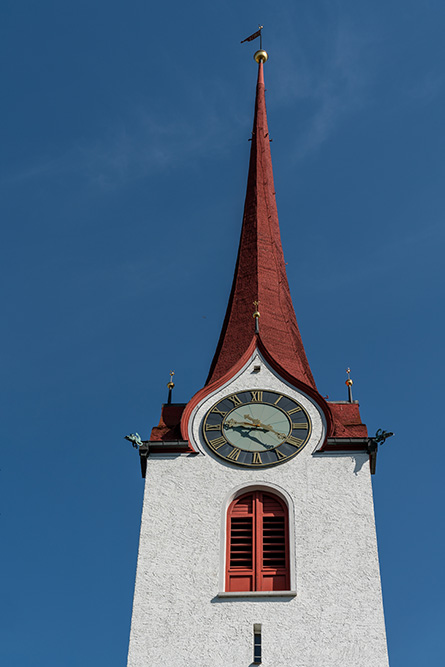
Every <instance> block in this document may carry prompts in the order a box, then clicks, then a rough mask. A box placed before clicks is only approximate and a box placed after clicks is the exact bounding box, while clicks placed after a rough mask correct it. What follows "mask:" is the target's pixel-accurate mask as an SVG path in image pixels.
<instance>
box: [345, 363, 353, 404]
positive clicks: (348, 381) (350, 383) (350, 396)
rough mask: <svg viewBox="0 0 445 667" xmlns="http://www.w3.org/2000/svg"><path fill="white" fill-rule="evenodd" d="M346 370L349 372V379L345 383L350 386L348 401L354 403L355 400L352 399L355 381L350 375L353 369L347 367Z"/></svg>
mask: <svg viewBox="0 0 445 667" xmlns="http://www.w3.org/2000/svg"><path fill="white" fill-rule="evenodd" d="M346 372H347V374H348V379H347V380H346V382H345V385H346V386H347V387H348V401H349V402H350V403H352V402H353V400H352V385H353V384H354V383H353V381H352V380H351V378H350V375H349V374H350V372H351V369H350V368H347V369H346Z"/></svg>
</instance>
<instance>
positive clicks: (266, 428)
mask: <svg viewBox="0 0 445 667" xmlns="http://www.w3.org/2000/svg"><path fill="white" fill-rule="evenodd" d="M244 419H249V420H250V421H251V422H252V426H254V427H255V428H260V429H262V430H263V431H271V432H272V433H275V435H277V436H278V437H279V438H280V440H285V439H286V437H287V436H286V435H285V434H284V433H279V432H278V431H276V430H275V429H274V428H273V426H271V425H270V424H262V423H261V421H260V420H259V419H253V417H251V416H250V415H244Z"/></svg>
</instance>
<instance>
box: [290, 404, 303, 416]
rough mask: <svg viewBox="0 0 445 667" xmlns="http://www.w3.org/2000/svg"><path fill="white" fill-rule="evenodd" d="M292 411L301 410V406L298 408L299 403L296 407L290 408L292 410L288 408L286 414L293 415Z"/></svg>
mask: <svg viewBox="0 0 445 667" xmlns="http://www.w3.org/2000/svg"><path fill="white" fill-rule="evenodd" d="M294 412H301V408H300V406H299V405H298V406H297V407H296V408H292V410H288V411H287V414H288V415H293V414H294Z"/></svg>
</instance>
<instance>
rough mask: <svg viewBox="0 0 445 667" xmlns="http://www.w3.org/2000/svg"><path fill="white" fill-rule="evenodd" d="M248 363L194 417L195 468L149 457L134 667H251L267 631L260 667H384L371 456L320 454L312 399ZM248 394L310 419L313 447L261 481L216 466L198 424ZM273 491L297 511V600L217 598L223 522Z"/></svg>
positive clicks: (244, 471)
mask: <svg viewBox="0 0 445 667" xmlns="http://www.w3.org/2000/svg"><path fill="white" fill-rule="evenodd" d="M257 363H258V358H256V359H252V360H251V362H250V363H249V364H248V366H247V367H246V368H245V369H244V371H243V372H242V373H240V374H239V376H238V377H237V378H235V379H234V380H233V381H232V382H231V383H230V387H226V388H224V389H222V390H219V391H218V394H215V395H214V396H211V397H209V398H208V399H207V400H206V401H205V404H204V405H202V406H198V409H197V410H196V411H195V415H194V420H193V425H192V436H193V437H194V438H195V439H196V440H197V442H196V443H195V444H196V445H197V447H198V448H199V449H200V450H201V453H200V454H198V455H196V456H176V457H170V458H167V457H166V458H161V457H150V458H149V459H148V465H147V478H146V489H145V496H144V507H143V515H142V525H141V537H140V545H139V555H138V566H137V575H136V586H135V595H134V607H133V617H132V625H131V636H130V648H129V658H128V665H129V667H161V666H163V665H167V666H168V667H184V666H185V665H190V666H193V667H204V666H205V667H210V666H212V667H223V666H224V667H249V665H251V663H252V661H253V624H254V623H261V624H262V643H263V650H262V655H263V662H262V664H263V666H264V667H387V665H388V658H387V649H386V637H385V627H384V619H383V608H382V596H381V587H380V575H379V564H378V555H377V545H376V536H375V525H374V509H373V500H372V489H371V478H370V472H369V464H368V456H367V455H366V454H364V453H360V454H335V455H333V454H319V453H316V451H315V450H316V449H317V447H318V446H319V444H320V440H321V438H323V435H324V423H323V420H322V418H321V417H320V416H319V413H318V411H317V409H316V407H315V406H313V405H312V403H311V402H310V401H309V399H308V398H307V397H306V398H305V397H304V396H301V394H298V392H295V390H293V389H291V388H290V387H289V386H286V385H285V384H284V383H282V381H281V380H280V379H279V378H276V377H275V376H274V375H273V373H271V371H270V369H268V368H267V366H266V365H265V364H264V362H263V361H262V360H261V371H260V373H257V374H255V373H252V365H253V364H257ZM247 387H249V388H250V387H251V388H253V389H255V388H256V387H258V388H260V387H262V388H270V389H277V390H279V391H281V392H282V393H287V394H288V395H294V397H295V398H297V400H299V401H300V402H303V401H307V402H308V403H309V405H306V403H305V407H306V408H307V409H308V410H310V411H311V418H312V421H313V425H314V428H313V432H312V436H311V440H310V442H309V443H308V444H307V445H306V447H305V448H304V449H303V450H302V451H301V452H300V453H299V454H298V455H297V456H296V457H295V458H293V459H292V460H290V461H288V462H286V463H284V464H282V465H278V466H276V467H272V468H267V469H262V470H257V469H251V468H240V467H236V466H231V465H228V464H225V463H224V462H221V461H220V460H218V459H217V458H216V457H214V456H212V455H211V454H209V453H208V452H207V450H206V449H205V447H204V446H203V444H202V442H201V436H200V432H199V428H198V425H199V422H200V419H201V416H202V415H203V414H204V413H205V411H206V410H207V409H208V407H210V405H213V404H214V403H215V401H216V400H218V399H219V397H220V394H221V392H222V393H232V392H233V391H238V390H240V389H242V388H243V389H244V388H247ZM253 484H255V485H269V484H271V485H273V486H274V487H275V488H278V489H282V490H283V493H284V494H285V495H286V496H287V497H288V498H290V501H291V503H292V504H293V512H291V513H290V517H291V520H292V521H293V526H292V529H293V535H294V556H293V557H294V568H295V589H296V592H297V595H296V597H293V598H289V599H276V598H261V599H259V598H256V599H252V598H242V599H227V598H218V597H217V594H218V592H219V591H221V590H222V589H221V585H222V583H221V582H222V567H223V558H222V555H221V554H222V553H223V550H224V545H223V538H222V532H223V531H222V530H221V526H222V520H221V517H222V512H223V508H224V507H225V505H226V503H227V501H228V499H229V497H230V495H231V494H232V493H233V492H235V490H236V489H237V488H239V487H240V486H241V485H246V486H248V485H253Z"/></svg>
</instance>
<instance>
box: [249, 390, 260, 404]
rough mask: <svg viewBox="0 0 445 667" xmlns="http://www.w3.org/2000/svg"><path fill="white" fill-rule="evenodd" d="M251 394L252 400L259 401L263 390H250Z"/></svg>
mask: <svg viewBox="0 0 445 667" xmlns="http://www.w3.org/2000/svg"><path fill="white" fill-rule="evenodd" d="M250 393H251V394H252V401H254V402H256V403H261V401H262V400H263V392H262V391H251V392H250Z"/></svg>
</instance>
